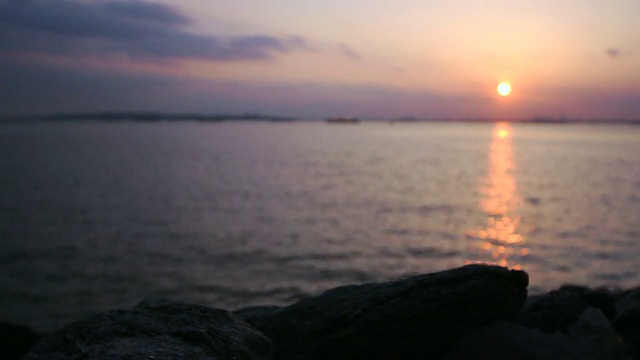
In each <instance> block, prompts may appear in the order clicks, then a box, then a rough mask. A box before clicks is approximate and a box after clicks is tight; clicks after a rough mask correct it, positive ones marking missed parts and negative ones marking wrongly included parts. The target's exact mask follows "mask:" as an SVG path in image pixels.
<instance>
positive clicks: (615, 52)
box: [605, 48, 620, 59]
mask: <svg viewBox="0 0 640 360" xmlns="http://www.w3.org/2000/svg"><path fill="white" fill-rule="evenodd" d="M605 54H607V56H608V57H610V58H612V59H615V58H617V57H618V56H620V49H618V48H608V49H606V50H605Z"/></svg>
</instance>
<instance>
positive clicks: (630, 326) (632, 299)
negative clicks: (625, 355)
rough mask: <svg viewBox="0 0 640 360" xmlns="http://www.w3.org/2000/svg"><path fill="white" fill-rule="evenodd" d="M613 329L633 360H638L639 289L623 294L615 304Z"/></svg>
mask: <svg viewBox="0 0 640 360" xmlns="http://www.w3.org/2000/svg"><path fill="white" fill-rule="evenodd" d="M615 307H616V316H615V318H614V319H613V327H614V328H615V329H616V331H618V332H619V333H620V335H621V336H622V338H623V339H624V341H625V343H626V345H627V351H628V352H629V354H631V355H632V356H633V358H634V359H640V288H636V289H634V290H629V291H627V292H625V293H623V294H622V295H621V296H620V297H619V298H618V299H617V301H616V303H615Z"/></svg>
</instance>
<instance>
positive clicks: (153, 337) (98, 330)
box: [25, 300, 271, 360]
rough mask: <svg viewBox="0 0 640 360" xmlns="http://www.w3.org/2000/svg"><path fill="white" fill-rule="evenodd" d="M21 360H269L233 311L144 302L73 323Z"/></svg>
mask: <svg viewBox="0 0 640 360" xmlns="http://www.w3.org/2000/svg"><path fill="white" fill-rule="evenodd" d="M25 359H43V360H44V359H47V360H49V359H50V360H55V359H60V360H62V359H114V360H115V359H194V360H195V359H237V360H254V359H255V360H266V359H271V341H269V339H267V338H266V337H264V336H262V334H260V333H259V332H258V331H256V330H254V329H252V328H251V327H250V326H249V325H247V324H246V323H245V322H244V321H243V320H242V319H240V318H239V317H237V316H235V315H233V314H232V313H230V312H228V311H225V310H219V309H212V308H207V307H204V306H199V305H189V304H184V303H178V302H167V301H162V300H159V301H145V302H142V303H140V304H139V305H137V306H136V307H134V308H133V309H131V310H117V311H110V312H107V313H104V314H98V315H95V316H93V317H89V318H87V319H84V320H81V321H78V322H75V323H72V324H70V325H68V326H67V327H65V328H63V329H62V330H58V331H56V332H55V333H53V334H52V335H50V336H47V337H45V338H44V339H42V340H41V341H40V342H38V343H37V344H36V345H35V346H34V348H33V349H31V351H30V352H29V354H28V355H27V356H26V358H25Z"/></svg>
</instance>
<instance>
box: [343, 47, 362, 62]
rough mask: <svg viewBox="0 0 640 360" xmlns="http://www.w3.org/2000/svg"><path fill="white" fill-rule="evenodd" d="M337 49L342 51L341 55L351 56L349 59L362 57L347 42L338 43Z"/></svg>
mask: <svg viewBox="0 0 640 360" xmlns="http://www.w3.org/2000/svg"><path fill="white" fill-rule="evenodd" d="M339 49H340V52H341V53H342V55H344V56H346V57H348V58H351V59H355V60H360V59H362V57H361V56H360V54H358V53H357V52H355V50H353V49H352V48H351V47H350V46H349V45H347V44H339Z"/></svg>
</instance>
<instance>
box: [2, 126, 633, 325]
mask: <svg viewBox="0 0 640 360" xmlns="http://www.w3.org/2000/svg"><path fill="white" fill-rule="evenodd" d="M0 151H1V152H0V169H1V170H2V176H1V177H0V237H1V238H2V243H1V244H2V245H0V246H1V247H0V250H1V251H0V309H2V310H0V311H1V312H0V319H4V320H10V321H16V322H20V323H27V324H30V325H32V326H34V327H36V328H38V329H53V328H56V327H59V326H61V325H63V324H64V323H66V322H68V321H71V320H75V319H77V318H78V317H79V316H82V315H84V314H87V313H90V312H94V311H100V310H105V309H111V308H119V307H128V306H132V305H134V304H135V303H137V302H139V301H141V300H142V299H144V298H147V297H152V296H154V297H168V298H175V299H181V300H186V301H193V302H199V303H203V304H207V305H211V306H219V307H223V308H229V309H233V308H238V307H242V306H247V305H255V304H265V303H275V304H286V303H290V302H292V301H294V300H296V299H299V298H300V297H303V296H307V295H309V294H317V293H319V292H321V291H323V290H325V289H328V288H330V287H333V286H337V285H341V284H346V283H361V282H368V281H381V280H386V279H393V278H398V277H402V276H406V275H409V274H415V273H423V272H431V271H437V270H443V269H447V268H451V267H455V266H460V265H463V264H465V263H472V262H491V263H497V264H502V265H506V266H509V267H516V268H524V269H525V270H527V271H528V272H529V273H530V276H531V289H532V290H533V291H542V290H546V289H550V288H553V287H556V286H559V285H560V284H563V283H569V282H571V283H580V284H589V285H593V286H595V285H606V286H624V287H627V286H633V285H638V284H640V275H639V274H638V272H637V271H636V269H637V267H638V260H637V259H638V258H639V257H638V256H639V255H640V243H639V242H638V239H639V238H640V237H639V235H640V128H639V127H634V126H625V125H616V126H604V125H598V126H596V125H541V124H535V125H534V124H511V125H509V124H469V123H465V124H463V123H456V124H446V123H424V124H423V123H417V124H412V123H397V124H389V123H382V122H375V123H366V122H365V123H360V124H357V125H327V124H325V123H323V122H300V123H283V124H280V123H269V122H223V123H207V122H157V123H136V122H119V123H104V122H84V123H83V122H62V123H60V122H58V123H46V122H42V123H25V124H19V123H7V124H0Z"/></svg>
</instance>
